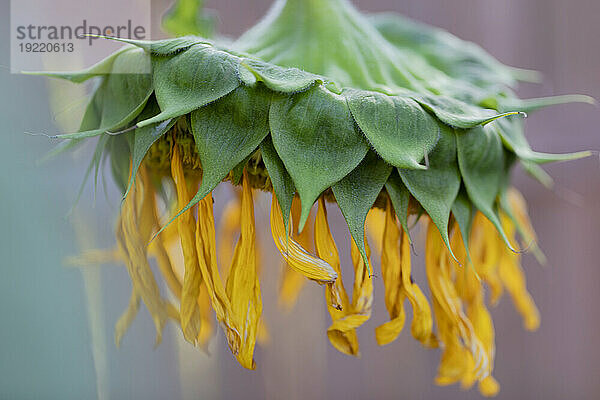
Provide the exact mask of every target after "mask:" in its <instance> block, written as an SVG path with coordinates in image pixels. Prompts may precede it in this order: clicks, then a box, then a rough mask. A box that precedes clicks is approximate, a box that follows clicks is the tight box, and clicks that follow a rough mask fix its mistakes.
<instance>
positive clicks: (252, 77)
mask: <svg viewBox="0 0 600 400" xmlns="http://www.w3.org/2000/svg"><path fill="white" fill-rule="evenodd" d="M239 73H240V79H241V80H242V82H244V83H245V84H246V85H252V84H254V82H256V81H258V82H262V83H264V85H265V86H266V87H268V88H269V89H271V90H273V91H275V92H281V93H296V92H301V91H303V90H306V89H308V88H309V87H310V86H312V85H313V84H314V83H315V82H317V81H318V80H321V81H323V78H322V77H319V76H318V75H315V74H311V73H309V72H305V71H301V70H299V69H298V68H283V67H280V66H277V65H273V64H268V63H265V62H262V61H259V60H252V59H243V60H242V61H241V62H240V67H239Z"/></svg>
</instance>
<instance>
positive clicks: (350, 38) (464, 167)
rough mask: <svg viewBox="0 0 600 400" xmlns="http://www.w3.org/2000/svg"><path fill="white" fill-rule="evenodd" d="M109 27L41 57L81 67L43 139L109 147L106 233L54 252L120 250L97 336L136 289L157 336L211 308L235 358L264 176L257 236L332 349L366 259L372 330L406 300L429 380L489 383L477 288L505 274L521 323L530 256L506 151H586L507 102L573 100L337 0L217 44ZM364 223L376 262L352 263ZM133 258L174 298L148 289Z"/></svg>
mask: <svg viewBox="0 0 600 400" xmlns="http://www.w3.org/2000/svg"><path fill="white" fill-rule="evenodd" d="M122 41H123V42H125V43H126V44H127V45H126V46H125V47H123V48H122V49H121V50H120V51H118V52H116V53H114V54H113V55H111V56H110V57H108V58H107V59H105V60H104V61H102V62H100V63H99V64H96V65H94V66H93V67H91V68H89V69H87V70H84V71H80V72H73V73H69V74H50V75H52V76H57V77H61V78H66V79H69V80H71V81H74V82H78V83H80V82H83V81H86V80H88V79H90V78H98V85H97V88H96V90H95V92H94V94H93V97H92V99H91V102H90V103H89V106H88V108H87V111H86V113H85V115H84V118H83V123H82V125H81V128H80V132H78V133H73V134H66V135H60V136H59V137H60V138H62V139H69V140H68V141H67V142H65V143H66V147H72V146H73V145H76V144H78V143H81V142H82V141H83V139H85V138H91V137H98V142H97V147H96V151H95V154H94V158H93V161H92V163H91V165H90V168H89V170H88V174H89V173H90V171H92V170H93V169H94V168H96V170H97V169H98V168H99V165H100V164H101V161H102V160H104V159H108V160H110V164H111V166H112V172H113V175H114V179H115V180H116V182H117V183H118V184H119V185H120V187H121V189H122V191H123V194H124V200H123V204H122V208H121V213H120V217H119V219H118V222H117V228H116V239H117V244H118V246H117V249H116V250H115V251H113V252H112V253H110V254H107V253H104V252H96V253H87V254H85V255H84V256H83V257H82V258H79V259H78V260H73V261H76V262H80V263H81V262H90V261H94V260H95V261H102V260H103V259H105V258H106V257H107V255H108V256H109V258H114V259H120V260H123V261H124V262H125V264H126V266H127V269H128V272H129V275H130V277H131V281H132V285H133V290H132V294H131V302H130V304H129V307H128V308H127V311H126V312H125V314H124V315H123V316H122V318H121V319H120V320H119V322H118V323H117V328H116V340H117V343H118V342H119V340H120V338H121V337H122V335H123V333H124V332H125V331H126V329H127V327H128V326H129V324H130V323H131V321H132V320H133V318H134V316H135V314H136V312H137V310H138V308H139V304H140V300H142V301H143V303H144V304H145V305H146V307H147V308H148V310H149V312H150V314H151V315H152V317H153V320H154V323H155V325H156V331H157V335H158V340H160V335H161V332H162V328H163V326H164V324H165V323H166V321H167V320H168V319H169V318H171V319H173V320H175V321H176V322H177V323H178V324H180V325H181V329H182V331H183V335H184V337H185V338H186V339H187V340H188V341H189V342H191V343H194V344H197V345H199V346H205V345H206V343H207V341H208V340H209V338H210V337H211V336H212V334H213V325H212V318H213V317H212V312H213V311H214V313H215V314H216V319H217V321H218V322H219V324H220V325H221V327H222V329H223V330H224V333H225V336H226V338H227V342H228V344H229V347H230V349H231V351H232V352H233V354H234V355H235V356H236V357H237V359H238V360H239V362H240V364H241V365H242V366H244V367H246V368H254V367H255V363H254V359H253V353H254V347H255V343H256V340H257V336H259V335H260V334H261V331H262V330H263V329H264V328H262V327H261V312H262V300H261V291H260V283H259V262H260V261H259V257H258V248H257V244H256V226H255V220H254V208H253V193H254V192H255V191H257V190H260V191H265V192H272V205H271V218H270V222H271V232H272V236H273V239H274V241H275V245H276V246H277V248H278V249H279V251H280V252H281V255H282V256H283V258H284V259H285V261H286V262H287V265H289V267H290V268H291V270H290V271H292V272H290V273H287V274H286V276H285V278H284V281H283V286H282V300H283V302H284V304H288V305H289V304H293V302H294V300H295V297H296V295H297V293H298V290H299V288H300V287H301V285H302V280H299V279H298V277H299V276H304V277H306V278H308V279H310V280H313V281H315V282H317V283H319V284H322V285H325V287H326V290H325V295H326V299H327V308H328V311H329V313H330V315H331V319H332V324H331V326H330V327H329V329H328V331H327V335H328V337H329V340H330V341H331V344H332V345H333V346H334V347H335V348H336V349H338V350H339V351H341V352H343V353H346V354H351V355H358V354H359V346H358V341H357V335H356V329H357V328H358V327H360V326H361V325H362V324H364V323H365V321H367V320H368V319H369V317H370V315H371V308H372V304H373V283H372V279H371V276H372V275H373V274H375V275H379V276H381V278H382V279H383V283H384V284H385V304H386V307H387V310H388V312H389V317H390V320H389V322H387V323H385V324H383V325H381V326H379V327H377V328H376V330H375V335H376V339H377V342H378V343H379V344H380V345H385V344H388V343H390V342H392V341H393V340H395V339H396V338H397V337H398V335H399V334H400V332H401V330H402V328H403V326H404V324H405V310H404V305H405V300H408V303H409V304H410V306H411V307H412V312H413V320H412V324H411V333H412V335H413V336H414V337H415V338H416V339H417V340H418V341H419V342H421V343H422V344H423V345H424V346H425V347H439V348H440V349H441V351H442V355H441V362H440V366H439V370H438V375H437V377H436V383H438V384H440V385H447V384H452V383H455V382H460V383H461V384H462V385H463V387H470V386H472V385H473V384H474V383H478V384H479V389H480V391H481V393H483V394H484V395H494V394H495V393H496V392H497V391H498V384H497V382H496V381H495V380H494V378H493V377H492V375H491V374H492V370H493V365H494V357H495V346H494V328H493V324H492V319H491V317H490V314H489V311H488V308H487V305H486V303H487V302H490V303H492V304H493V303H495V302H497V301H498V299H499V298H500V296H501V294H502V292H503V291H504V290H506V291H507V292H508V293H509V294H510V295H511V297H512V299H513V302H514V304H515V307H516V308H517V310H518V311H519V313H521V315H522V316H523V320H524V326H525V328H526V329H528V330H534V329H536V328H537V327H538V325H539V314H538V311H537V309H536V306H535V304H534V302H533V300H532V299H531V297H530V295H529V294H528V292H527V289H526V285H525V277H524V274H523V271H522V269H521V267H520V264H519V258H520V251H521V249H522V248H525V247H528V246H530V247H531V248H532V249H533V251H534V252H535V253H536V254H537V255H538V256H539V257H540V258H541V257H543V256H542V255H541V252H540V251H539V249H538V248H537V247H536V245H535V240H536V239H535V234H534V231H533V229H532V228H531V226H530V223H529V220H528V217H527V210H526V206H525V202H524V200H523V198H522V197H521V196H520V194H519V193H518V192H517V191H516V190H515V189H513V188H511V187H510V183H509V175H510V171H511V169H512V167H513V166H515V165H516V164H521V165H522V166H523V167H524V169H525V170H526V171H528V172H530V173H531V174H532V175H533V176H534V177H536V178H538V179H539V180H540V181H541V182H542V183H544V184H545V185H550V184H551V179H550V178H549V177H548V176H547V175H546V174H545V173H544V172H543V170H542V169H541V168H540V167H539V164H543V163H546V162H551V161H558V160H571V159H576V158H580V157H585V156H587V155H589V153H587V152H582V153H575V154H564V155H552V154H544V153H538V152H534V151H533V150H532V149H531V148H530V147H529V145H528V143H527V141H526V139H525V137H524V134H523V115H521V114H523V113H524V112H529V111H533V110H535V109H537V108H540V107H542V106H545V105H550V104H556V103H561V102H567V101H588V100H589V98H586V97H582V96H579V97H566V98H565V97H561V98H550V99H533V100H520V99H518V98H517V97H516V96H515V94H514V93H513V91H512V90H511V88H512V87H514V86H515V84H516V82H517V81H519V80H525V79H528V78H531V76H532V72H530V71H525V70H519V69H515V68H510V67H506V66H504V65H502V64H500V63H499V62H498V61H496V60H495V59H493V58H492V57H491V56H489V55H488V54H487V53H485V52H484V51H483V50H482V49H480V48H479V47H477V46H475V45H474V44H472V43H467V42H464V41H461V40H459V39H458V38H456V37H454V36H452V35H450V34H448V33H447V32H444V31H441V30H437V29H434V28H431V27H429V26H425V25H423V24H419V23H415V22H413V21H410V20H408V19H405V18H403V17H400V16H398V15H387V14H386V15H373V16H366V15H363V14H361V13H359V12H358V11H357V10H356V9H355V8H353V6H352V5H351V4H349V3H348V2H347V1H346V0H310V1H308V0H280V1H277V2H276V3H275V5H274V6H273V8H272V9H271V11H270V12H269V13H268V15H267V16H266V17H265V18H264V19H262V20H261V21H260V22H259V23H258V24H257V25H256V26H254V27H253V28H251V29H250V30H249V31H248V32H246V33H245V34H243V35H242V36H241V37H240V38H239V39H237V40H235V41H233V42H227V41H219V40H216V41H209V40H206V39H203V38H200V37H192V36H186V37H180V38H177V39H170V40H160V41H133V40H122ZM147 63H150V64H149V65H150V73H143V72H144V68H145V67H147V66H148V64H147ZM123 71H125V72H126V73H122V72H123ZM135 71H140V72H142V73H137V74H136V73H132V72H135ZM221 182H230V183H231V184H232V185H236V186H241V190H239V192H238V196H237V197H236V198H235V199H234V200H232V201H231V203H229V204H228V205H227V207H226V208H225V211H224V215H223V218H222V222H221V229H220V231H219V232H220V234H219V236H220V237H219V243H217V240H216V236H217V235H216V233H215V223H214V217H213V202H214V200H213V195H212V192H213V190H214V189H215V187H216V186H217V185H219V184H220V183H221ZM315 203H316V204H317V206H316V215H314V217H313V216H311V210H313V208H315ZM332 203H337V206H338V207H339V208H340V210H341V212H342V214H343V215H344V217H345V219H346V222H347V224H348V227H349V230H350V233H351V237H352V239H353V241H352V254H351V255H352V261H353V264H354V271H355V276H354V286H353V291H352V295H350V294H349V293H348V291H347V290H346V288H345V286H344V283H343V282H342V277H341V268H340V259H339V255H338V250H337V247H336V243H335V242H334V240H333V238H332V235H331V232H330V229H329V225H328V219H327V208H328V207H332ZM313 211H314V210H313ZM409 221H410V223H409ZM307 222H308V223H307ZM366 222H368V223H367V225H368V227H369V233H370V235H369V236H370V238H371V241H372V245H373V248H374V249H376V250H377V252H378V253H380V255H381V271H373V270H372V267H371V262H370V256H371V251H370V249H369V245H368V243H367V240H366V237H365V224H366ZM417 223H419V224H421V225H422V226H423V227H424V229H426V238H427V239H426V244H425V247H426V250H425V254H426V257H425V258H426V260H425V261H426V272H427V280H428V282H427V283H425V282H415V281H414V280H413V278H412V275H411V237H410V233H409V232H410V231H409V228H410V227H411V226H414V225H415V224H417ZM517 233H518V234H519V235H520V237H521V241H520V244H519V243H517V240H516V235H517ZM238 235H239V239H238V240H237V245H235V251H234V252H233V253H232V254H231V248H233V241H234V239H235V238H236V237H237V236H238ZM178 245H180V246H178ZM229 246H231V247H229ZM313 249H314V250H313ZM150 258H155V259H156V261H157V264H158V267H159V270H160V274H161V278H160V279H162V280H164V281H165V282H166V284H167V286H168V288H169V289H170V291H171V292H172V294H173V295H174V297H176V298H177V300H179V304H177V305H175V304H171V303H170V302H169V301H167V300H166V299H165V298H163V297H161V294H160V291H159V283H158V282H157V280H158V279H157V277H156V276H155V275H154V274H153V272H152V271H151V269H150V266H149V259H150ZM180 265H181V266H180ZM298 273H299V274H298ZM426 284H428V285H429V291H430V298H429V299H428V298H427V297H426V296H425V294H424V291H423V290H422V289H421V288H422V287H423V286H424V285H426ZM486 286H487V287H488V288H489V291H490V296H489V299H486V295H485V289H484V287H486ZM211 307H212V310H213V311H211ZM434 326H435V328H434Z"/></svg>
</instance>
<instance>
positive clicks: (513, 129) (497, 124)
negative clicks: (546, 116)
mask: <svg viewBox="0 0 600 400" xmlns="http://www.w3.org/2000/svg"><path fill="white" fill-rule="evenodd" d="M491 126H492V127H493V128H494V129H495V130H496V132H497V134H498V135H499V136H500V138H502V142H503V143H504V145H505V146H506V147H507V148H508V149H509V150H511V151H513V152H514V153H515V154H516V155H517V156H518V157H519V158H520V159H522V160H526V161H531V162H534V163H536V164H546V163H550V162H556V161H570V160H577V159H580V158H585V157H589V156H591V155H592V153H591V152H589V151H580V152H577V153H565V154H550V153H540V152H537V151H533V150H531V147H530V146H529V143H528V142H527V139H525V134H524V132H523V121H522V120H520V119H518V118H514V117H509V118H504V119H501V120H497V121H494V123H493V124H492V125H491Z"/></svg>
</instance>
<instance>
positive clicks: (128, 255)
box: [116, 180, 168, 344]
mask: <svg viewBox="0 0 600 400" xmlns="http://www.w3.org/2000/svg"><path fill="white" fill-rule="evenodd" d="M141 181H142V180H138V181H137V182H136V186H135V187H134V190H133V191H132V192H131V193H130V194H129V196H127V198H126V199H125V201H124V202H123V206H122V208H121V215H120V217H119V221H118V223H117V231H116V237H117V243H118V246H119V251H120V252H121V253H122V254H123V258H124V259H125V262H126V264H125V265H126V267H127V272H128V273H129V276H130V278H131V282H132V285H133V289H132V292H133V293H132V301H130V307H129V309H128V311H127V312H126V313H125V316H124V317H123V319H122V321H123V322H122V323H121V324H120V325H119V326H120V327H121V326H122V327H125V328H126V326H127V325H128V323H130V322H131V320H132V317H133V316H135V310H136V309H137V306H133V305H132V304H134V303H135V302H136V301H137V300H135V299H134V297H136V296H139V297H141V299H142V300H143V301H144V304H145V305H146V307H147V308H148V311H149V312H150V315H151V316H152V320H153V321H154V325H155V328H156V334H157V337H156V342H157V344H158V343H160V341H161V338H162V328H163V326H164V324H165V321H166V320H167V318H168V312H167V303H166V302H165V301H164V300H163V299H162V297H161V296H160V290H159V288H158V284H157V283H156V280H155V279H154V274H153V273H152V270H151V269H150V265H149V263H148V258H147V242H148V238H149V236H150V234H151V231H150V230H148V228H142V227H141V225H140V223H139V217H140V210H142V209H144V207H145V205H144V195H143V190H144V188H143V185H142V183H141ZM147 190H149V189H147ZM140 192H141V193H140ZM120 330H121V328H120ZM120 336H122V334H121V335H120Z"/></svg>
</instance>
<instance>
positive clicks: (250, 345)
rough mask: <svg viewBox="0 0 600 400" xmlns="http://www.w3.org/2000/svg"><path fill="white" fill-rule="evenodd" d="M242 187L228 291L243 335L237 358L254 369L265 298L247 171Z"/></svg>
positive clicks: (243, 364) (247, 366)
mask: <svg viewBox="0 0 600 400" xmlns="http://www.w3.org/2000/svg"><path fill="white" fill-rule="evenodd" d="M242 187H243V189H242V213H241V220H240V228H241V229H240V239H239V240H238V243H237V245H236V247H235V251H234V253H233V260H232V263H231V269H230V273H229V276H228V278H227V289H226V291H227V295H228V297H229V299H230V301H231V308H232V310H233V314H234V315H235V317H236V321H237V324H236V325H237V326H238V327H239V330H240V335H241V338H242V343H241V346H240V351H239V353H238V354H237V359H238V361H239V362H240V364H241V365H242V366H243V367H245V368H248V369H254V368H255V363H254V347H255V345H256V336H257V334H258V325H259V321H260V317H261V314H262V299H261V294H260V283H259V281H258V274H257V267H256V248H255V239H256V233H255V227H254V205H253V201H252V189H251V188H250V185H249V183H248V174H247V172H246V171H244V175H243V183H242Z"/></svg>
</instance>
